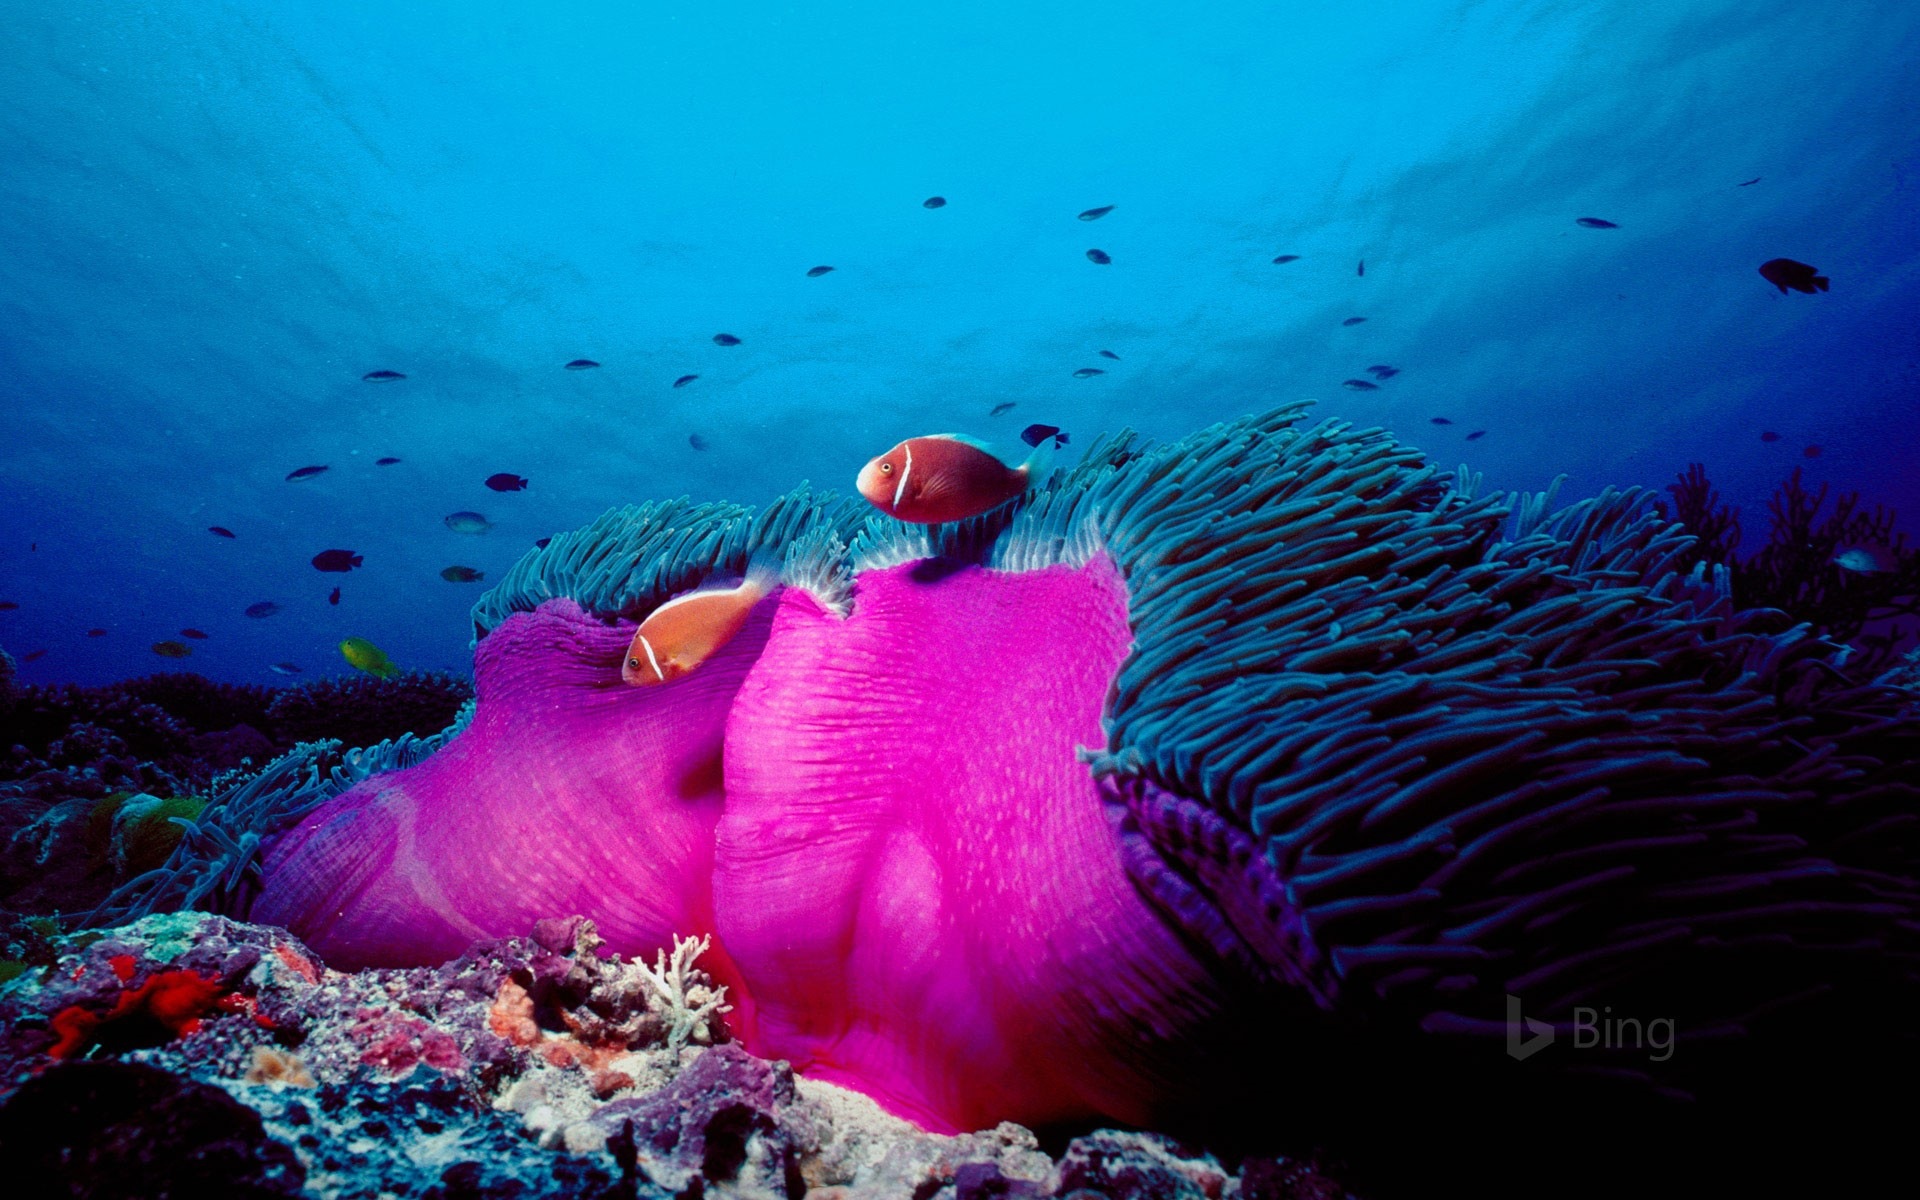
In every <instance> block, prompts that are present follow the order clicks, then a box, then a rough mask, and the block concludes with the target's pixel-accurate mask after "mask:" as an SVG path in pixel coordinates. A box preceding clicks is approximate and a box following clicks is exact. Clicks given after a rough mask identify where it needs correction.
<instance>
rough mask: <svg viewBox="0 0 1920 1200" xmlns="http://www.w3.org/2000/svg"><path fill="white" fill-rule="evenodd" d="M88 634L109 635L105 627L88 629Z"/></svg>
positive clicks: (96, 635) (93, 635)
mask: <svg viewBox="0 0 1920 1200" xmlns="http://www.w3.org/2000/svg"><path fill="white" fill-rule="evenodd" d="M87 636H88V637H105V636H107V631H106V630H104V629H89V630H87Z"/></svg>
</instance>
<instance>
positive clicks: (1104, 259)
mask: <svg viewBox="0 0 1920 1200" xmlns="http://www.w3.org/2000/svg"><path fill="white" fill-rule="evenodd" d="M1087 261H1088V262H1094V263H1099V264H1100V265H1101V266H1105V265H1107V264H1108V263H1110V262H1112V261H1113V255H1111V254H1108V253H1107V252H1106V251H1105V250H1089V251H1087Z"/></svg>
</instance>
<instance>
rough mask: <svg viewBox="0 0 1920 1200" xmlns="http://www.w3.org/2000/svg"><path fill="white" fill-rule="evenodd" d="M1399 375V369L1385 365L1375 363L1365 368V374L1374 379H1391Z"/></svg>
mask: <svg viewBox="0 0 1920 1200" xmlns="http://www.w3.org/2000/svg"><path fill="white" fill-rule="evenodd" d="M1399 373H1400V368H1399V367H1390V366H1388V365H1387V364H1385V363H1375V364H1373V365H1372V366H1370V367H1368V368H1367V374H1369V375H1371V376H1373V377H1374V378H1375V379H1392V378H1393V377H1394V376H1395V375H1398V374H1399Z"/></svg>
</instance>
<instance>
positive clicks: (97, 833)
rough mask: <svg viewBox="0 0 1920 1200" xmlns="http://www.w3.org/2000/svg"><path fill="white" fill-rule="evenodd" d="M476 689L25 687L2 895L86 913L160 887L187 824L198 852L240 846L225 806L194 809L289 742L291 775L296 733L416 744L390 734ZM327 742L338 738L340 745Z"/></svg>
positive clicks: (180, 681)
mask: <svg viewBox="0 0 1920 1200" xmlns="http://www.w3.org/2000/svg"><path fill="white" fill-rule="evenodd" d="M471 692H472V689H471V687H470V686H469V685H468V684H466V683H465V682H464V681H462V680H459V679H456V678H453V677H451V676H446V675H422V674H414V675H410V676H404V677H401V678H399V679H394V680H376V679H368V678H353V679H347V680H343V681H334V680H321V681H317V682H315V683H310V684H306V685H303V686H301V687H297V688H286V689H272V688H263V687H254V686H247V685H231V684H218V683H214V682H212V681H211V680H208V679H205V678H204V677H202V676H199V675H194V674H191V673H184V672H178V673H163V674H158V675H151V676H147V677H144V678H140V679H131V680H126V681H124V682H121V683H116V684H112V685H108V686H104V687H92V688H84V687H76V686H65V685H62V686H53V687H38V688H28V689H16V692H15V693H14V694H13V695H14V698H15V701H16V702H15V707H14V712H13V714H12V717H11V719H10V720H9V722H8V725H7V728H8V731H9V738H10V740H11V742H12V744H11V746H10V748H7V749H6V750H5V752H4V754H0V902H4V903H5V904H6V905H8V906H9V907H11V908H13V909H16V910H19V911H26V912H56V911H59V912H67V913H79V912H86V911H88V910H91V909H94V908H95V907H96V906H98V905H100V904H101V903H102V902H103V900H105V898H106V897H107V895H108V893H109V892H111V891H113V890H115V889H125V888H127V886H128V885H129V884H132V885H133V889H134V891H135V892H138V893H140V894H143V895H145V894H149V893H153V892H154V882H155V881H154V879H152V878H149V876H150V874H151V873H152V872H153V871H155V870H156V869H157V868H160V867H161V866H162V865H163V864H164V862H165V860H166V859H167V858H168V857H169V855H170V854H171V852H172V851H173V850H174V848H175V847H176V846H177V845H178V844H179V843H180V841H181V838H182V836H183V830H186V829H191V830H192V831H193V833H194V835H195V843H194V844H195V846H196V847H197V848H196V850H195V853H196V854H198V855H200V856H201V858H205V856H206V854H207V853H223V852H224V851H222V850H220V849H219V847H222V846H224V847H226V849H227V850H237V849H238V847H239V844H240V841H239V839H240V838H241V837H242V835H244V833H245V832H247V831H246V830H241V831H238V832H236V833H235V835H234V837H233V838H231V839H227V840H225V841H222V837H223V831H224V829H225V828H226V826H225V825H224V824H223V823H222V821H221V818H220V814H219V813H215V814H213V815H211V816H209V818H208V821H207V822H206V823H205V824H204V826H203V825H202V824H201V823H199V822H198V821H197V818H198V817H199V816H200V814H201V812H202V811H203V810H204V809H205V808H206V807H207V805H208V803H209V800H208V798H209V797H211V798H212V799H213V802H214V806H215V807H216V808H219V807H220V806H221V805H223V804H224V803H225V802H226V801H227V800H228V799H230V798H232V797H233V796H234V795H236V794H238V793H240V792H242V791H243V790H244V789H245V787H246V785H247V784H249V783H250V782H251V781H252V780H253V779H254V778H256V777H257V776H258V775H259V774H260V773H261V772H262V771H264V770H265V769H266V768H267V766H268V764H269V763H270V762H273V761H274V760H275V756H276V755H281V754H282V752H286V755H287V757H286V758H283V760H282V761H281V762H280V764H279V765H280V767H281V769H282V771H283V772H284V771H285V770H287V769H288V768H289V765H290V763H299V764H308V760H309V759H310V758H311V757H312V755H311V753H309V752H307V751H304V750H302V749H301V747H302V746H303V743H301V742H298V741H292V740H290V739H291V738H292V737H293V736H295V735H296V734H301V733H304V732H305V731H308V730H312V729H323V730H332V731H334V733H335V736H336V737H338V736H339V735H345V736H347V737H348V738H351V739H354V740H351V741H349V742H348V745H351V746H368V747H373V746H377V745H380V744H382V743H383V740H384V739H385V738H386V737H388V736H395V737H398V738H400V739H402V740H403V741H404V742H406V744H408V745H412V744H413V743H414V739H413V738H412V737H411V736H410V735H408V734H406V733H405V732H396V733H393V734H391V735H389V734H388V733H386V732H383V731H389V730H392V731H404V730H407V729H411V728H418V729H420V730H423V731H425V733H427V734H434V733H438V732H440V731H441V730H442V729H443V728H444V727H445V726H446V725H447V724H448V723H449V722H450V721H452V720H453V719H454V717H455V716H456V714H457V713H458V711H459V710H460V707H461V705H462V704H463V703H464V702H465V698H466V697H468V696H470V695H471ZM327 744H329V745H331V746H333V747H335V748H336V749H337V747H338V745H339V742H338V741H337V740H336V741H332V742H329V743H327ZM308 765H310V764H308ZM135 795H138V796H143V797H145V800H143V801H142V803H141V805H140V806H138V807H137V809H136V811H135V812H133V813H129V814H128V815H129V817H133V816H140V817H141V818H142V819H141V820H140V821H138V822H130V821H121V822H120V823H119V824H118V825H115V824H113V822H114V820H115V814H116V813H117V812H118V811H119V807H120V805H121V804H122V803H123V802H125V801H126V799H127V798H128V797H129V796H135ZM209 845H211V846H213V847H214V849H213V850H211V851H206V850H205V849H204V848H205V847H207V846H209ZM249 854H250V850H249ZM196 861H198V860H196ZM243 866H244V864H243ZM163 874H164V876H165V878H167V879H169V880H172V881H174V882H176V883H181V884H183V885H184V886H183V890H181V891H180V892H179V893H178V894H181V895H185V894H188V893H189V892H191V889H192V886H193V883H192V878H193V877H192V873H191V872H189V873H187V874H186V875H182V874H181V872H179V871H177V870H176V871H169V872H165V873H163ZM233 882H235V883H236V884H237V883H238V878H237V877H236V879H235V880H234V881H233ZM155 895H156V899H157V893H156V894H155ZM142 911H145V910H142ZM120 915H121V916H127V915H132V914H131V913H130V912H129V913H122V914H120ZM99 919H108V918H107V916H106V915H103V916H102V917H101V918H99Z"/></svg>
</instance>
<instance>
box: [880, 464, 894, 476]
mask: <svg viewBox="0 0 1920 1200" xmlns="http://www.w3.org/2000/svg"><path fill="white" fill-rule="evenodd" d="M880 473H881V474H882V475H891V474H893V464H892V463H888V462H883V463H881V464H880Z"/></svg>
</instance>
